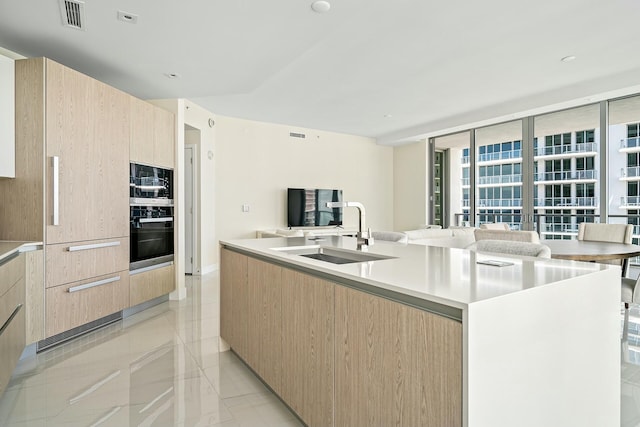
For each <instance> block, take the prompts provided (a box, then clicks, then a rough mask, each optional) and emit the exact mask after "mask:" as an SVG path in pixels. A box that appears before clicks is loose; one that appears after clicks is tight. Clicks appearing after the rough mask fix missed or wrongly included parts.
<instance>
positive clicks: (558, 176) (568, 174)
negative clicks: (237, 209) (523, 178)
mask: <svg viewBox="0 0 640 427" xmlns="http://www.w3.org/2000/svg"><path fill="white" fill-rule="evenodd" d="M594 179H598V171H597V170H578V171H561V172H538V173H536V174H535V176H534V180H535V181H565V180H575V181H580V180H594Z"/></svg>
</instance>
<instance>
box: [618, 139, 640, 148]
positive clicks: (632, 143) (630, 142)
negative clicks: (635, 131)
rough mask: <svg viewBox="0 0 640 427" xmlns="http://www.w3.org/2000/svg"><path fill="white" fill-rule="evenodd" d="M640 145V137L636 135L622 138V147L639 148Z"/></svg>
mask: <svg viewBox="0 0 640 427" xmlns="http://www.w3.org/2000/svg"><path fill="white" fill-rule="evenodd" d="M638 147H640V137H638V136H635V137H633V138H624V139H621V140H620V149H621V150H623V149H625V148H638Z"/></svg>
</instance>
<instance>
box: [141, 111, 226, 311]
mask: <svg viewBox="0 0 640 427" xmlns="http://www.w3.org/2000/svg"><path fill="white" fill-rule="evenodd" d="M150 102H151V103H153V104H155V105H157V106H159V107H162V108H164V109H166V110H169V111H171V112H173V113H174V114H175V115H176V140H177V144H176V153H175V159H176V167H175V170H174V181H175V182H174V186H175V191H174V203H175V206H176V213H175V227H176V228H175V231H176V250H175V252H176V258H175V265H176V283H177V284H178V286H177V290H176V292H175V293H174V294H172V296H171V298H176V299H179V298H183V297H184V295H186V291H185V287H184V260H183V259H182V257H183V254H184V253H185V251H184V247H185V235H184V230H185V223H184V215H183V212H184V209H185V207H184V191H183V187H184V144H185V139H186V137H187V135H189V142H190V143H194V144H196V147H197V148H196V152H195V154H194V163H195V168H196V171H197V173H198V176H197V177H196V179H195V180H194V181H195V182H194V187H195V199H197V201H198V202H197V205H195V209H196V210H197V211H196V217H197V218H198V219H197V220H196V223H195V224H194V226H195V227H196V228H197V230H198V234H199V236H200V239H199V241H197V242H196V250H195V251H194V268H197V269H199V270H200V271H201V272H202V273H206V272H208V271H212V270H214V269H215V268H216V267H217V263H218V261H217V248H216V245H217V242H216V236H215V199H214V197H213V192H214V179H215V174H214V161H213V153H214V150H215V144H214V143H215V127H210V126H209V119H210V118H213V115H212V114H211V113H210V112H209V111H207V110H205V109H203V108H201V107H200V106H198V105H196V104H194V103H192V102H191V101H188V100H184V99H162V100H152V101H150ZM189 129H191V131H188V130H189ZM193 130H197V132H194V131H193ZM194 134H199V135H200V137H199V138H198V139H199V140H196V139H194V138H192V136H193V135H194ZM209 151H211V153H212V158H211V159H209V156H208V153H209Z"/></svg>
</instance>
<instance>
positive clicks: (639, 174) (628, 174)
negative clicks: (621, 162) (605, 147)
mask: <svg viewBox="0 0 640 427" xmlns="http://www.w3.org/2000/svg"><path fill="white" fill-rule="evenodd" d="M620 178H640V166H630V167H628V168H622V169H620Z"/></svg>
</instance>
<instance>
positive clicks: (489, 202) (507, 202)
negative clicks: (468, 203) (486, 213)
mask: <svg viewBox="0 0 640 427" xmlns="http://www.w3.org/2000/svg"><path fill="white" fill-rule="evenodd" d="M521 206H522V199H480V200H478V207H480V208H511V207H521Z"/></svg>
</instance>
